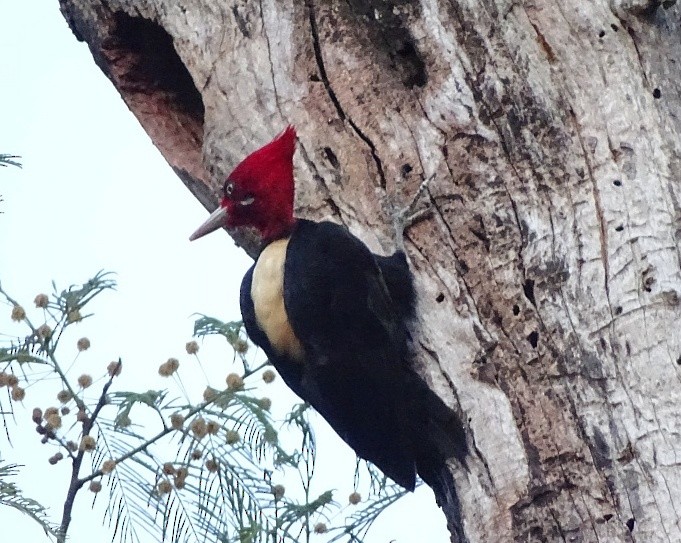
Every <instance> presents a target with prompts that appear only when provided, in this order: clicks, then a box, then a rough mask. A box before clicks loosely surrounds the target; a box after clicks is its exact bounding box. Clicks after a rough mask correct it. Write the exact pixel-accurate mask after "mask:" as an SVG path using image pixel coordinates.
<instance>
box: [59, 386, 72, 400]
mask: <svg viewBox="0 0 681 543" xmlns="http://www.w3.org/2000/svg"><path fill="white" fill-rule="evenodd" d="M72 398H73V394H71V391H70V390H66V389H64V390H60V391H59V392H57V400H59V403H68V402H70V401H71V399H72Z"/></svg>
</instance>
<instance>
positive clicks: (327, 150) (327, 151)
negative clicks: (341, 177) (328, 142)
mask: <svg viewBox="0 0 681 543" xmlns="http://www.w3.org/2000/svg"><path fill="white" fill-rule="evenodd" d="M324 155H326V160H328V161H329V162H330V163H331V166H333V167H334V169H336V170H337V169H338V168H339V167H340V162H338V157H337V156H336V153H334V152H333V151H332V150H331V147H324Z"/></svg>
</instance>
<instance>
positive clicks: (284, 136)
mask: <svg viewBox="0 0 681 543" xmlns="http://www.w3.org/2000/svg"><path fill="white" fill-rule="evenodd" d="M295 145H296V129H295V128H294V127H293V126H288V127H287V128H286V130H284V131H283V132H282V133H281V134H279V135H278V136H277V137H276V138H274V139H273V140H272V141H271V142H269V143H268V144H267V145H265V146H264V147H261V148H260V149H258V150H257V151H254V152H253V153H251V154H250V155H248V156H247V157H246V158H245V159H244V160H243V161H241V162H240V163H239V165H238V166H237V167H236V168H234V171H233V172H232V173H230V174H229V175H228V176H227V179H226V180H225V184H224V186H223V188H222V198H221V199H220V206H219V207H218V208H217V209H216V210H215V211H214V212H213V213H212V214H211V215H210V217H208V219H207V220H206V222H204V223H203V224H202V225H201V226H199V228H198V229H197V230H196V232H194V233H193V234H192V235H191V237H190V238H189V239H190V240H191V241H193V240H195V239H198V238H200V237H201V236H205V235H206V234H209V233H210V232H212V231H214V230H217V229H218V228H221V227H223V226H227V227H228V228H236V227H239V226H250V227H252V228H255V229H256V230H257V231H258V232H259V233H260V235H261V236H262V238H263V240H272V239H276V238H278V237H281V236H284V235H286V234H287V233H288V232H289V231H290V230H291V228H292V227H293V223H294V222H295V219H294V218H293V191H294V184H293V153H294V151H295Z"/></svg>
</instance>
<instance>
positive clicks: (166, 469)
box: [162, 462, 175, 475]
mask: <svg viewBox="0 0 681 543" xmlns="http://www.w3.org/2000/svg"><path fill="white" fill-rule="evenodd" d="M162 470H163V473H165V474H166V475H173V474H174V473H175V466H173V464H172V462H166V463H165V464H163V468H162Z"/></svg>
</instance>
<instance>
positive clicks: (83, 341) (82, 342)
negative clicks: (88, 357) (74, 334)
mask: <svg viewBox="0 0 681 543" xmlns="http://www.w3.org/2000/svg"><path fill="white" fill-rule="evenodd" d="M76 345H77V347H78V350H79V351H81V352H82V351H87V350H88V349H89V348H90V340H89V339H88V338H86V337H82V338H80V339H79V340H78V343H76Z"/></svg>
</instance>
